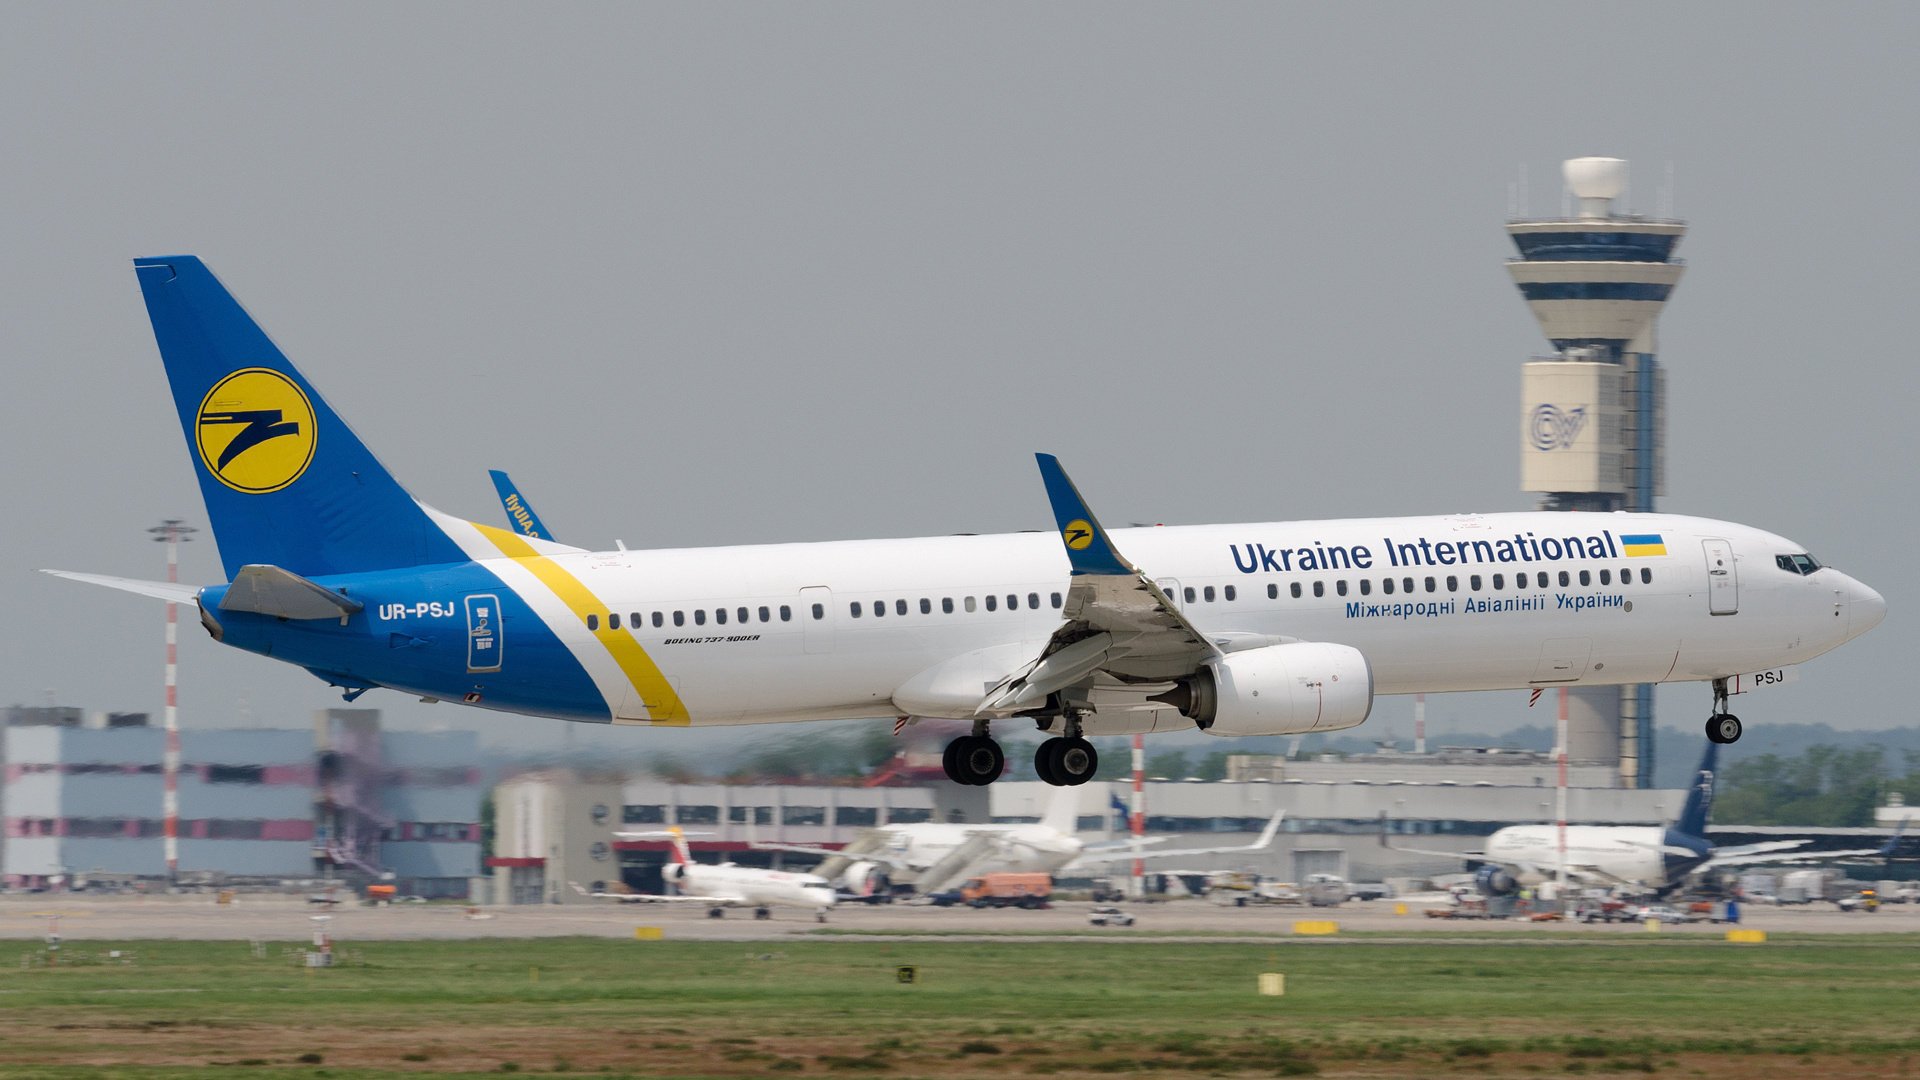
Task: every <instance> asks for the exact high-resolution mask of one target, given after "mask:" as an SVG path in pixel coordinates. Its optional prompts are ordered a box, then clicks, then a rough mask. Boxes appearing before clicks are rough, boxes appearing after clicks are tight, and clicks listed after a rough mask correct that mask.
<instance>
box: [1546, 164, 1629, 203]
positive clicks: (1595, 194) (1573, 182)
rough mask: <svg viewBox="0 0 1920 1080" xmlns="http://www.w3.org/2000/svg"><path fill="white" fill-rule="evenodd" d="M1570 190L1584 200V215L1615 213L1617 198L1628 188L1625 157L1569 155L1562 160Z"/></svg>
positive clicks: (1563, 172)
mask: <svg viewBox="0 0 1920 1080" xmlns="http://www.w3.org/2000/svg"><path fill="white" fill-rule="evenodd" d="M1560 172H1561V175H1562V176H1564V177H1566V181H1567V190H1569V191H1571V192H1573V196H1574V198H1576V199H1579V200H1580V216H1581V217H1583V218H1604V217H1612V216H1613V200H1615V199H1617V198H1619V197H1620V195H1621V193H1622V192H1624V191H1626V190H1627V163H1626V161H1625V159H1623V158H1610V157H1581V158H1568V159H1567V160H1566V161H1564V162H1562V163H1561V164H1560Z"/></svg>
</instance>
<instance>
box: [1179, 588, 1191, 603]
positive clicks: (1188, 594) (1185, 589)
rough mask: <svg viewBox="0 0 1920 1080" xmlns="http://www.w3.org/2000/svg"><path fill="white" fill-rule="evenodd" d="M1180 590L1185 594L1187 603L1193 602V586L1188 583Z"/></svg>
mask: <svg viewBox="0 0 1920 1080" xmlns="http://www.w3.org/2000/svg"><path fill="white" fill-rule="evenodd" d="M1180 591H1181V592H1183V593H1185V594H1186V598H1187V603H1189V604H1191V603H1193V586H1191V585H1189V586H1187V587H1186V588H1184V589H1182V590H1180Z"/></svg>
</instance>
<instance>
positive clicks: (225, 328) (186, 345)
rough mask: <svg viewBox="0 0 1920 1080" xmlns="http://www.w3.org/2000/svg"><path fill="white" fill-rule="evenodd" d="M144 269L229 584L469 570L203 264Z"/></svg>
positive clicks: (144, 287) (161, 262) (152, 263)
mask: <svg viewBox="0 0 1920 1080" xmlns="http://www.w3.org/2000/svg"><path fill="white" fill-rule="evenodd" d="M134 269H135V271H136V273H138V275H139V277H140V291H141V293H142V294H143V295H144V296H145V297H146V301H147V314H148V316H149V317H150V318H151V319H152V320H153V336H154V339H155V340H156V341H157V342H158V343H159V346H160V357H161V359H162V361H164V362H165V364H166V369H167V381H168V383H169V384H171V386H172V387H173V400H174V405H175V407H176V408H178V410H179V413H180V425H181V427H182V428H183V429H184V430H185V432H186V436H187V448H188V456H189V457H190V458H192V460H193V466H194V472H195V474H196V475H198V476H199V478H200V493H201V495H202V497H204V498H205V500H206V504H207V516H208V518H209V519H210V520H211V521H212V523H213V532H214V537H215V539H216V540H217V541H218V543H219V546H220V557H221V561H222V562H223V563H224V565H225V567H226V571H227V577H228V578H230V579H231V578H233V577H235V576H236V575H237V574H238V573H239V570H240V567H241V566H243V565H246V564H248V563H265V564H270V565H273V566H278V567H281V568H283V569H286V570H289V571H292V572H293V573H295V574H299V575H303V576H306V577H317V576H321V575H326V574H340V573H353V572H358V571H367V570H387V569H393V568H397V567H403V566H421V565H428V564H435V563H450V562H463V561H465V559H466V556H465V555H464V554H462V553H461V551H460V549H459V548H458V547H457V546H455V544H454V543H453V541H452V540H451V539H449V538H448V537H447V535H446V534H445V533H444V532H443V531H442V530H441V529H440V528H439V527H438V526H436V525H435V524H434V523H433V521H432V520H431V519H430V518H429V517H428V516H427V514H426V513H425V511H423V510H422V509H421V508H420V505H419V504H418V503H416V502H415V501H414V500H413V497H412V496H410V495H408V494H407V492H406V490H405V489H403V488H402V487H401V486H400V485H399V484H398V483H397V482H396V481H395V480H394V479H393V477H392V476H391V475H390V474H389V473H388V472H387V470H386V467H385V466H383V465H381V464H380V462H379V460H378V459H376V458H375V457H374V456H373V454H372V453H371V452H370V451H368V449H367V448H366V446H365V445H364V444H362V443H361V442H360V439H359V438H358V437H357V436H355V435H354V433H353V431H352V429H350V428H348V427H347V425H346V424H345V422H343V421H342V420H341V419H340V417H339V416H338V415H336V414H335V413H334V411H333V409H332V407H330V406H329V405H328V404H327V402H326V400H325V399H324V398H322V397H321V396H320V395H319V393H318V392H316V391H315V390H314V389H313V387H312V386H311V385H310V384H309V383H308V382H307V380H306V379H305V377H303V376H302V375H301V374H300V372H299V371H298V370H296V369H295V368H294V366H293V365H292V364H291V363H289V362H288V360H287V358H286V356H285V355H283V354H282V353H281V352H280V350H279V349H278V348H277V347H276V346H275V345H274V344H273V341H272V340H271V339H269V338H268V337H267V335H266V334H265V333H264V332H262V331H261V329H260V327H259V326H258V325H257V324H255V323H254V321H253V319H252V318H250V317H249V316H248V315H247V313H246V311H245V309H243V308H241V306H240V304H239V303H238V302H237V301H236V300H234V298H233V296H232V295H231V294H229V293H228V292H227V290H226V287H225V286H223V285H221V284H220V280H219V279H218V278H216V277H214V276H213V272H212V271H211V270H208V269H207V267H206V265H205V264H204V263H202V262H201V261H200V260H199V259H198V258H195V257H194V256H191V255H173V256H166V257H163V258H153V259H136V260H135V261H134Z"/></svg>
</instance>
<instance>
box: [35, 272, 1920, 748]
mask: <svg viewBox="0 0 1920 1080" xmlns="http://www.w3.org/2000/svg"><path fill="white" fill-rule="evenodd" d="M134 267H135V272H136V274H137V276H138V279H139V283H140V287H141V290H142V294H143V296H144V298H145V301H146V305H147V312H148V315H149V317H150V320H151V322H152V324H153V330H154V336H155V339H156V341H157V343H158V345H159V351H160V355H161V359H162V361H163V363H164V365H165V368H166V371H167V377H168V381H169V383H170V385H171V387H172V392H173V398H174V403H175V405H176V407H177V411H178V413H179V416H180V421H181V425H182V428H183V430H184V432H185V435H186V440H187V444H188V449H189V455H188V456H189V458H190V459H191V461H192V464H193V468H194V471H195V474H196V475H197V477H198V479H199V483H200V490H201V494H202V497H203V499H204V500H205V502H206V506H207V514H208V518H209V520H210V522H211V524H212V526H213V535H214V538H215V540H216V543H217V544H218V547H219V552H220V556H221V559H222V562H223V564H224V569H225V573H226V576H227V578H228V580H227V581H226V582H224V583H220V584H213V585H207V586H204V587H198V588H196V587H194V586H191V585H185V584H182V585H172V584H168V583H164V582H151V581H137V580H133V579H127V578H118V577H111V576H106V575H99V574H83V573H73V572H68V571H48V572H49V573H56V574H59V575H60V576H63V577H67V578H71V579H74V580H79V581H85V582H89V583H93V584H99V585H105V586H109V587H112V588H117V589H122V590H125V591H129V592H133V593H137V594H141V595H145V596H150V597H157V598H159V599H163V600H168V601H173V602H178V603H190V604H193V605H195V606H196V607H197V609H198V611H199V614H200V621H201V624H202V625H203V626H204V627H205V628H206V630H207V632H208V633H209V634H210V635H212V637H213V638H214V639H215V640H216V641H220V642H222V643H224V644H227V645H230V646H233V647H235V648H239V649H244V650H247V651H250V652H255V653H259V654H261V655H263V656H268V657H271V658H273V659H276V660H280V661H283V662H287V663H291V664H294V665H296V666H299V667H301V668H304V669H306V670H307V671H309V672H311V673H312V674H314V675H315V676H317V677H319V678H321V679H323V680H325V681H326V682H328V683H329V684H331V685H333V686H336V687H338V688H340V690H341V691H342V694H343V696H344V697H345V698H346V699H347V700H349V701H351V700H353V699H355V698H357V697H359V696H360V695H362V694H364V693H366V692H368V691H370V690H373V689H376V688H388V689H393V690H398V691H401V692H404V693H408V694H412V695H414V696H416V697H421V698H426V699H429V700H437V701H455V702H462V703H464V704H467V705H473V706H476V707H479V708H484V709H494V710H500V711H505V712H511V713H519V714H529V715H536V716H546V717H556V718H559V719H564V720H574V721H585V722H594V723H609V722H611V723H617V724H648V725H655V726H667V727H686V726H691V725H702V726H705V725H734V724H760V723H778V722H789V721H806V720H827V719H843V718H858V717H872V718H881V717H885V718H898V717H903V716H908V717H935V718H957V719H963V720H968V721H970V722H971V724H972V727H971V732H970V733H969V734H966V735H962V736H960V737H958V738H956V739H954V740H953V741H952V742H950V743H949V744H948V746H947V750H946V754H945V760H944V764H945V766H946V773H947V775H948V777H949V778H951V779H952V780H954V781H955V782H957V783H962V784H974V785H980V784H989V783H992V782H993V781H994V780H996V779H998V778H999V777H1000V775H1001V774H1002V772H1003V771H1004V769H1005V755H1004V752H1003V751H1002V749H1001V747H1000V744H999V743H998V742H997V741H996V740H995V739H994V738H993V735H992V728H993V725H995V724H1003V725H1004V724H1018V725H1026V724H1032V725H1035V726H1036V727H1037V728H1038V729H1039V730H1041V731H1043V732H1045V733H1047V734H1048V735H1050V736H1053V737H1051V738H1048V739H1046V740H1045V741H1044V742H1042V743H1041V744H1040V746H1039V749H1038V750H1037V752H1036V754H1035V759H1034V765H1035V768H1036V771H1037V772H1038V774H1039V775H1040V777H1041V778H1042V779H1044V780H1046V781H1047V782H1049V783H1052V784H1056V785H1077V784H1083V783H1086V782H1087V781H1088V780H1089V779H1091V778H1092V777H1093V775H1094V773H1095V771H1096V770H1097V768H1098V765H1099V757H1098V754H1097V752H1096V751H1095V749H1094V746H1093V744H1092V743H1091V742H1090V741H1089V740H1088V736H1104V735H1127V734H1139V733H1148V732H1158V731H1171V730H1193V729H1195V728H1198V729H1199V730H1201V731H1204V732H1206V733H1208V734H1210V735H1215V736H1221V737H1234V736H1259V735H1294V734H1304V733H1308V732H1321V731H1333V730H1339V729H1344V728H1351V727H1355V726H1357V725H1359V724H1361V723H1363V722H1364V721H1365V720H1366V718H1367V716H1368V714H1369V713H1370V712H1371V710H1372V707H1373V701H1374V698H1375V697H1376V696H1379V695H1386V694H1414V693H1439V692H1443V691H1479V690H1507V689H1538V688H1540V687H1543V686H1553V685H1598V684H1616V683H1659V682H1679V681H1688V680H1693V681H1705V682H1708V683H1709V684H1710V685H1711V687H1712V690H1713V707H1712V715H1711V717H1710V718H1709V720H1708V725H1707V726H1708V731H1709V736H1710V737H1711V738H1713V739H1715V740H1718V741H1723V742H1731V741H1733V740H1734V739H1737V738H1739V736H1740V733H1741V730H1742V726H1741V722H1740V720H1739V719H1738V718H1737V717H1735V716H1733V715H1732V714H1730V713H1729V712H1727V709H1726V703H1727V696H1728V694H1727V685H1728V680H1729V679H1730V678H1732V677H1735V676H1738V675H1740V674H1742V673H1747V672H1754V671H1762V670H1769V669H1774V668H1781V667H1785V666H1787V665H1792V664H1798V663H1801V662H1803V661H1806V660H1810V659H1812V658H1813V657H1815V656H1818V655H1820V654H1822V653H1825V652H1827V651H1829V650H1831V649H1833V648H1836V647H1837V646H1839V645H1841V644H1842V643H1844V642H1846V641H1848V640H1849V639H1851V638H1854V637H1857V636H1859V635H1860V634H1863V633H1865V632H1867V631H1868V630H1870V629H1872V628H1873V627H1874V626H1876V625H1878V624H1879V623H1880V621H1881V620H1882V618H1884V616H1885V613H1886V602H1885V600H1884V599H1882V597H1881V596H1880V594H1879V593H1877V592H1875V591H1874V590H1872V589H1871V588H1868V587H1867V586H1866V585H1864V584H1862V583H1860V582H1858V581H1855V580H1854V579H1853V578H1851V577H1848V576H1847V575H1845V574H1843V573H1841V572H1840V571H1838V570H1835V569H1833V568H1831V567H1827V566H1824V565H1822V564H1821V563H1819V562H1817V561H1816V560H1815V559H1814V558H1813V557H1812V556H1811V555H1809V554H1808V553H1807V551H1806V548H1805V547H1804V546H1803V545H1800V544H1797V543H1794V542H1792V541H1790V540H1787V539H1785V538H1783V537H1780V536H1776V535H1774V534H1772V533H1767V532H1763V531H1761V530H1758V529H1755V528H1752V527H1749V526H1746V525H1740V524H1735V523H1733V522H1725V521H1712V520H1707V519H1702V518H1693V517H1682V516H1677V515H1671V514H1627V513H1616V514H1591V513H1588V514H1582V513H1552V512H1539V513H1512V514H1485V515H1477V514H1460V515H1451V516H1439V517H1402V518H1380V519H1350V520H1337V521H1300V522H1268V523H1250V524H1230V525H1199V526H1180V527H1153V528H1133V529H1119V530H1116V531H1114V532H1112V533H1109V532H1108V531H1107V530H1106V529H1104V528H1102V527H1101V525H1100V523H1099V519H1098V518H1097V517H1096V516H1095V515H1094V513H1093V511H1092V510H1091V509H1090V508H1089V507H1088V506H1087V504H1086V502H1085V500H1084V499H1083V498H1082V497H1081V495H1080V493H1079V491H1078V490H1077V489H1076V488H1075V486H1074V484H1073V482H1072V481H1071V480H1070V479H1069V478H1068V476H1067V473H1066V471H1065V470H1064V468H1062V466H1061V465H1060V462H1059V460H1058V459H1057V458H1055V457H1053V456H1052V455H1048V454H1039V455H1036V459H1037V461H1038V464H1039V468H1040V473H1041V479H1042V482H1043V486H1044V487H1045V489H1046V493H1047V496H1048V499H1049V501H1050V503H1051V504H1052V509H1053V514H1054V518H1055V522H1056V526H1057V528H1056V530H1055V532H1054V533H1053V534H1052V535H1051V536H1049V535H1047V534H1045V533H1017V534H1009V535H997V536H948V537H927V538H918V539H897V540H856V541H841V542H828V543H809V544H779V545H761V546H750V547H719V548H705V549H665V550H653V551H626V550H619V551H611V552H592V551H586V550H583V549H580V548H577V547H571V546H568V545H564V544H558V543H555V542H552V541H547V540H542V539H539V538H538V537H534V536H527V535H524V534H522V533H520V532H518V531H513V530H505V529H500V528H496V527H492V526H487V525H482V524H479V523H476V522H471V521H467V520H463V519H461V518H458V517H455V516H452V515H449V514H445V513H442V512H441V511H439V510H435V509H433V508H432V507H430V506H428V505H426V504H425V503H422V502H419V501H418V500H416V499H415V498H414V497H413V496H412V495H411V494H409V493H408V492H407V490H406V489H405V488H403V487H402V486H401V485H400V484H399V482H398V481H396V480H395V479H394V478H393V476H392V475H391V474H390V473H389V472H388V471H387V469H386V467H385V466H384V465H382V464H381V463H380V461H379V460H378V459H377V458H375V457H374V455H373V453H372V452H371V451H370V450H369V449H368V448H367V447H366V445H365V444H364V443H362V442H361V440H360V439H359V437H358V436H356V435H355V434H354V432H353V430H352V429H351V428H349V427H348V426H347V425H346V424H345V423H344V422H343V421H342V419H341V418H340V417H339V415H338V414H337V413H336V412H335V411H334V410H333V408H332V407H331V406H330V405H329V404H328V403H327V401H326V399H324V398H323V397H321V395H320V394H319V393H318V391H316V390H315V389H314V388H313V386H312V384H310V383H309V382H308V381H307V380H306V378H305V377H304V376H303V375H302V374H301V373H300V372H299V371H298V370H297V369H296V368H295V367H294V366H293V364H292V363H291V362H289V361H288V359H287V358H286V356H285V355H283V354H282V353H281V351H280V350H279V349H278V348H277V347H276V346H275V345H274V344H273V342H272V341H271V340H269V339H268V337H267V335H266V334H265V333H264V332H263V331H261V329H260V328H259V326H258V325H257V324H256V323H255V322H254V320H253V319H252V318H251V317H250V316H248V314H247V313H246V312H245V310H243V309H242V308H241V306H240V305H239V304H238V302H236V301H235V300H234V299H233V297H232V296H231V295H230V294H229V293H228V292H227V290H226V288H225V287H224V286H223V285H222V284H221V283H220V282H219V280H218V279H217V278H215V277H214V275H213V273H212V271H210V270H209V269H208V268H207V267H206V265H205V264H204V263H202V262H201V261H200V260H199V259H198V258H195V257H193V256H186V255H179V256H168V257H161V258H143V259H138V260H136V261H135V263H134ZM1205 467H1207V468H1213V469H1217V468H1218V467H1219V466H1218V465H1214V464H1208V465H1206V466H1205ZM1122 549H1124V550H1125V551H1126V552H1127V554H1126V555H1122V554H1121V552H1122Z"/></svg>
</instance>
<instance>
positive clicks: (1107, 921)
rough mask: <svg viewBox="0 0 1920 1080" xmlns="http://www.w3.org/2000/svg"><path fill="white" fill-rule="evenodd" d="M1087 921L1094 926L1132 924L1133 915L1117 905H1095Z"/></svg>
mask: <svg viewBox="0 0 1920 1080" xmlns="http://www.w3.org/2000/svg"><path fill="white" fill-rule="evenodd" d="M1087 921H1088V922H1091V923H1092V924H1093V925H1095V926H1132V925H1133V916H1132V915H1131V914H1130V913H1128V912H1125V911H1122V910H1120V909H1119V908H1117V907H1097V908H1094V909H1093V913H1092V915H1091V916H1089V918H1088V919H1087Z"/></svg>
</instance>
